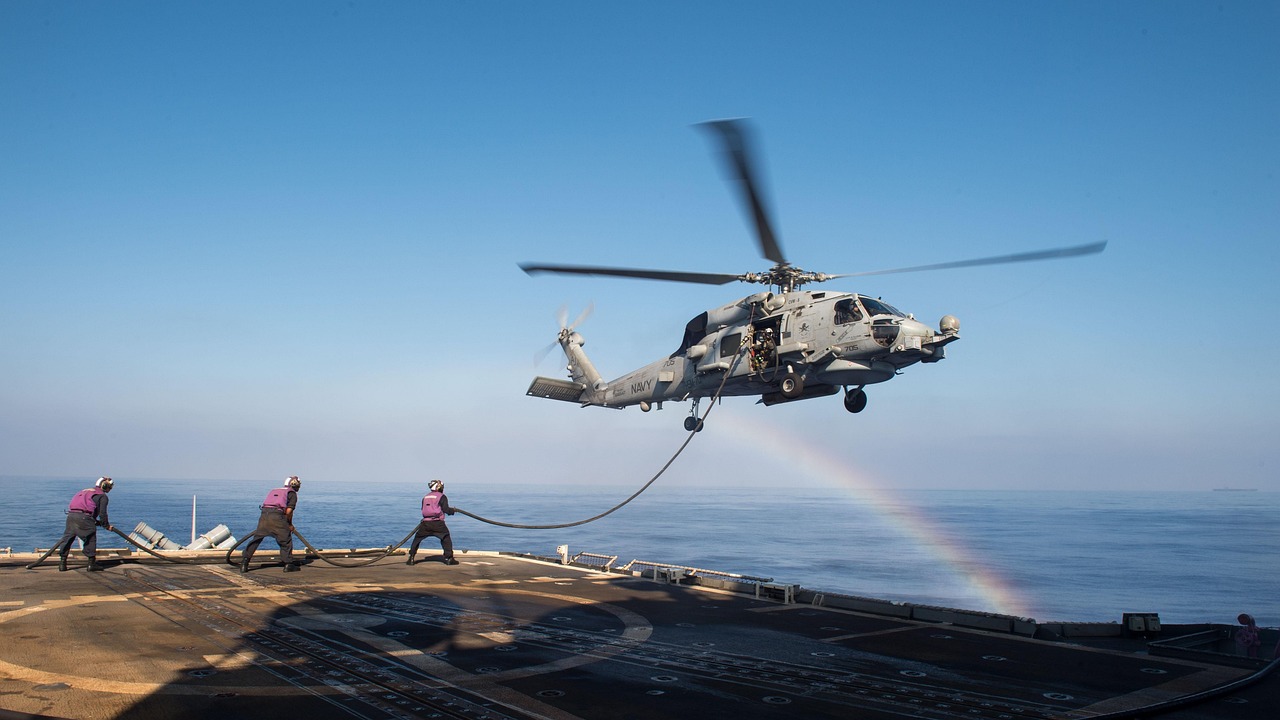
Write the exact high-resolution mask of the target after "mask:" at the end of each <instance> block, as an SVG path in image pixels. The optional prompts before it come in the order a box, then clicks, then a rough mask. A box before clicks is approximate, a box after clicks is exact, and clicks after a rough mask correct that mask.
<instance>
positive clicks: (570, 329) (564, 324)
mask: <svg viewBox="0 0 1280 720" xmlns="http://www.w3.org/2000/svg"><path fill="white" fill-rule="evenodd" d="M595 309H596V304H595V303H594V302H590V303H587V306H586V307H585V308H583V310H582V312H581V313H578V317H577V318H576V319H574V321H573V322H572V323H568V319H569V307H568V306H567V305H561V306H560V308H559V309H558V310H556V324H557V325H558V326H559V328H560V331H559V332H558V333H557V334H556V339H555V340H553V341H552V342H551V343H550V344H549V345H547V346H546V347H544V348H542V349H541V350H539V351H538V352H537V353H534V356H533V364H534V366H535V367H536V366H538V365H541V364H542V362H543V361H544V360H546V359H547V355H549V354H550V353H551V351H552V350H554V349H556V347H557V346H559V347H561V348H564V346H565V342H566V341H567V340H568V339H569V338H571V337H572V336H573V334H574V331H575V329H576V328H577V327H578V326H579V325H581V324H582V323H584V322H586V320H587V318H589V317H591V313H593V312H595ZM578 344H579V345H581V344H582V336H581V335H579V336H578Z"/></svg>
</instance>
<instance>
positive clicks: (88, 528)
mask: <svg viewBox="0 0 1280 720" xmlns="http://www.w3.org/2000/svg"><path fill="white" fill-rule="evenodd" d="M93 499H94V504H95V507H94V509H93V512H92V513H86V512H82V511H80V510H67V529H66V532H65V533H63V535H62V537H61V538H59V539H58V542H56V543H54V545H53V546H54V547H55V548H57V549H58V555H59V556H60V557H61V558H62V559H63V560H65V559H66V558H67V554H68V553H70V552H71V541H72V540H73V539H75V538H80V539H81V540H83V541H84V556H85V557H87V558H89V562H90V563H91V564H92V563H95V562H97V560H96V558H97V557H98V526H99V525H101V526H102V527H105V528H109V527H111V521H109V520H108V519H107V494H106V493H105V492H102V491H98V492H95V493H94V494H93Z"/></svg>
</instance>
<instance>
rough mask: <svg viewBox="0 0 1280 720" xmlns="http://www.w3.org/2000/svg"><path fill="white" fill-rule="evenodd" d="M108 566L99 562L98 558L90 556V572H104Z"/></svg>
mask: <svg viewBox="0 0 1280 720" xmlns="http://www.w3.org/2000/svg"><path fill="white" fill-rule="evenodd" d="M103 570H106V568H104V567H102V566H101V565H99V564H98V559H97V558H89V572H102V571H103Z"/></svg>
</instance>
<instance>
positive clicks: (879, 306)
mask: <svg viewBox="0 0 1280 720" xmlns="http://www.w3.org/2000/svg"><path fill="white" fill-rule="evenodd" d="M858 299H859V300H861V301H862V307H864V308H866V309H867V314H869V315H893V316H895V317H900V318H904V317H906V314H905V313H903V312H902V311H901V310H899V309H898V308H896V307H894V306H892V305H890V304H889V303H887V302H884V301H881V300H876V299H875V298H869V297H867V296H866V295H859V296H858Z"/></svg>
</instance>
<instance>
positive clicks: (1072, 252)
mask: <svg viewBox="0 0 1280 720" xmlns="http://www.w3.org/2000/svg"><path fill="white" fill-rule="evenodd" d="M1106 247H1107V241H1106V240H1103V241H1102V242H1096V243H1089V244H1087V245H1073V246H1071V247H1064V248H1054V249H1052V250H1036V251H1034V252H1025V253H1014V254H1012V255H997V256H994V257H985V258H975V259H973V260H956V261H954V262H945V263H937V264H936V265H916V266H915V267H904V268H892V269H889V270H870V271H867V272H856V273H844V274H842V275H828V276H827V277H828V278H829V279H833V278H842V277H864V276H866V275H889V274H891V273H905V272H920V271H922V270H950V269H952V268H964V267H975V266H978V265H1003V264H1005V263H1018V262H1030V261H1032V260H1055V259H1058V258H1066V257H1075V256H1077V255H1092V254H1094V253H1100V252H1102V251H1103V250H1105V249H1106Z"/></svg>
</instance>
